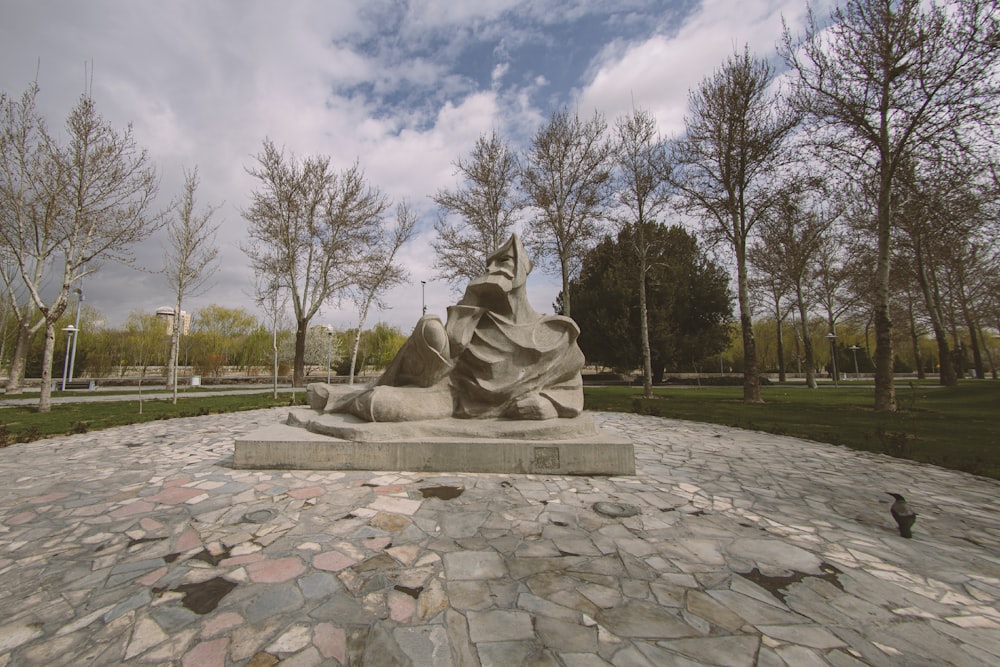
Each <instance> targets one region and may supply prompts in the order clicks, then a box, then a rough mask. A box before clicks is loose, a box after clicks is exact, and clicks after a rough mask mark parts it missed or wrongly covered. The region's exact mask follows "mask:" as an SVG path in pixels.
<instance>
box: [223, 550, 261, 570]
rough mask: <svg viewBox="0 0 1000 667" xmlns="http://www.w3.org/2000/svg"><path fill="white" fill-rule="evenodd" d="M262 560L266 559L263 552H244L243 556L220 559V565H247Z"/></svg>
mask: <svg viewBox="0 0 1000 667" xmlns="http://www.w3.org/2000/svg"><path fill="white" fill-rule="evenodd" d="M261 560H264V554H262V553H254V554H244V555H242V556H233V557H232V558H223V559H222V560H220V561H219V567H233V566H235V565H246V564H248V563H256V562H257V561H261Z"/></svg>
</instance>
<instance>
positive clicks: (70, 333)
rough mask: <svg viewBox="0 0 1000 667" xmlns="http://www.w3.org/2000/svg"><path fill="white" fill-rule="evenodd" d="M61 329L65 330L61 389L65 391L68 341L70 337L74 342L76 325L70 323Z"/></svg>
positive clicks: (67, 367)
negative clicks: (64, 354) (64, 353)
mask: <svg viewBox="0 0 1000 667" xmlns="http://www.w3.org/2000/svg"><path fill="white" fill-rule="evenodd" d="M62 330H63V331H65V332H66V357H65V358H64V359H63V376H62V390H63V391H66V372H67V370H68V369H69V354H70V353H69V351H70V342H69V341H70V338H72V339H73V342H74V343H75V342H76V327H74V326H73V325H72V324H70V325H69V326H65V327H63V329H62ZM74 347H75V345H74Z"/></svg>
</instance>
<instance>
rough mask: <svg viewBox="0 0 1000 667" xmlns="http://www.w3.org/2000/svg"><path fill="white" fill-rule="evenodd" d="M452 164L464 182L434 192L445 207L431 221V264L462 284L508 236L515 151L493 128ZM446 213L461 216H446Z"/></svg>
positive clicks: (514, 200)
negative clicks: (433, 235) (454, 220)
mask: <svg viewBox="0 0 1000 667" xmlns="http://www.w3.org/2000/svg"><path fill="white" fill-rule="evenodd" d="M455 170H456V174H457V175H458V176H460V177H461V178H462V180H463V183H462V184H461V185H459V186H458V187H457V188H456V189H454V190H438V192H437V194H435V195H434V197H433V199H434V202H435V203H436V204H437V205H438V206H440V207H441V209H442V210H443V212H444V214H443V215H442V216H441V217H440V218H439V220H438V221H437V222H436V223H435V224H434V230H435V231H436V232H437V235H438V236H437V239H436V240H435V241H434V243H433V245H434V252H435V253H436V254H437V259H436V261H435V263H434V267H435V268H436V269H438V271H439V272H440V273H439V275H440V276H441V277H442V278H444V279H445V280H446V281H448V282H449V283H451V284H452V285H453V286H464V285H465V283H466V282H468V281H469V280H472V279H473V278H477V277H479V276H481V275H483V273H485V272H486V258H487V257H489V256H490V255H492V254H493V251H495V250H496V249H497V248H499V247H500V246H502V245H503V244H504V243H506V242H507V239H508V238H509V237H510V234H511V231H512V230H513V228H514V225H515V224H516V221H517V219H516V216H517V212H518V210H519V209H520V208H521V206H522V203H521V201H520V200H519V198H518V196H517V190H516V187H517V175H518V164H517V157H516V155H515V154H514V153H513V152H512V151H511V150H510V147H509V146H508V145H507V143H506V142H504V140H503V139H501V138H500V135H499V134H498V132H497V131H496V130H493V132H492V133H491V134H490V135H489V136H486V135H483V136H481V137H479V139H478V140H477V141H476V146H475V148H473V150H472V154H471V155H470V156H469V158H468V159H465V160H463V159H461V158H459V159H458V160H457V161H456V162H455ZM448 214H454V215H458V216H460V217H461V219H462V222H461V223H460V224H454V223H451V222H449V221H448V219H447V217H446V216H447V215H448Z"/></svg>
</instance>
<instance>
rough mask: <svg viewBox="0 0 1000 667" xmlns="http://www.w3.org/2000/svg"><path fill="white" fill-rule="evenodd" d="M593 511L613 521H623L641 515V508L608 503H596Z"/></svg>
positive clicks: (626, 504)
mask: <svg viewBox="0 0 1000 667" xmlns="http://www.w3.org/2000/svg"><path fill="white" fill-rule="evenodd" d="M593 510H594V511H595V512H597V513H598V514H600V515H601V516H606V517H610V518H612V519H623V518H625V517H629V516H635V515H636V514H639V508H638V507H636V506H635V505H629V504H628V503H611V502H606V501H601V502H597V503H594V505H593Z"/></svg>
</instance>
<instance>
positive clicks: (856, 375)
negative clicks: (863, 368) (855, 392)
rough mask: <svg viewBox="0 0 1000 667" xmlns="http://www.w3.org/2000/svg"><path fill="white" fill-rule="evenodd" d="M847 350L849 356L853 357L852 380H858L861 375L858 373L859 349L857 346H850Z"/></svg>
mask: <svg viewBox="0 0 1000 667" xmlns="http://www.w3.org/2000/svg"><path fill="white" fill-rule="evenodd" d="M847 349H848V350H850V351H851V354H853V355H854V379H856V380H860V379H861V373H860V372H858V350H860V349H861V348H860V347H858V346H857V345H852V346H850V347H849V348H847Z"/></svg>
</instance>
